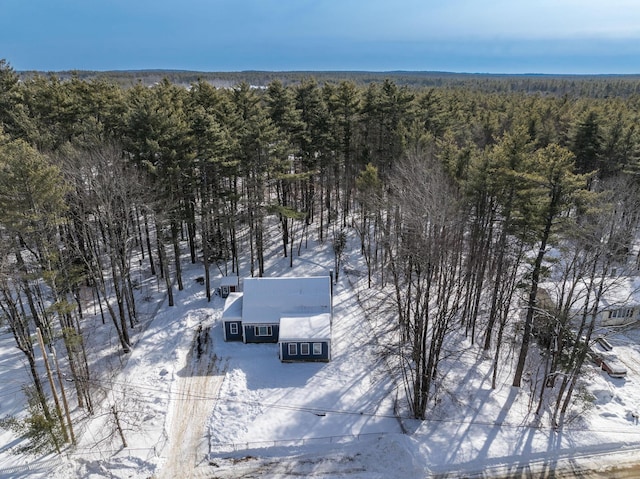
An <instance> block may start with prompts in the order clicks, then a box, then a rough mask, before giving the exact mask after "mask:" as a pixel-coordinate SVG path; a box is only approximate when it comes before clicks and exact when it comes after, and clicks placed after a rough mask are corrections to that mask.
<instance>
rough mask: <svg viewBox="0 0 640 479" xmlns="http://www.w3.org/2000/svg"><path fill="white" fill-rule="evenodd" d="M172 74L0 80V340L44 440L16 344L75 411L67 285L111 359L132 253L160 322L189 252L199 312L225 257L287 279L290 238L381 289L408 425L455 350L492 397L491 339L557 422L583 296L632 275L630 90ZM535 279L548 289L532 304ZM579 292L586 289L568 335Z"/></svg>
mask: <svg viewBox="0 0 640 479" xmlns="http://www.w3.org/2000/svg"><path fill="white" fill-rule="evenodd" d="M134 75H135V74H134ZM172 75H173V74H171V73H169V74H167V75H164V74H162V73H161V72H160V73H159V72H155V73H154V77H153V78H154V82H153V84H151V85H145V84H144V83H143V82H142V81H140V82H137V81H129V82H128V83H127V81H124V82H123V81H122V77H120V78H119V79H117V81H116V79H115V78H114V77H110V76H109V75H108V74H105V75H95V76H92V75H86V74H85V75H83V74H80V72H78V73H77V74H70V75H67V76H64V77H59V76H56V75H41V74H23V75H22V76H20V75H18V73H16V72H15V71H14V70H13V69H12V68H11V67H10V66H9V65H8V64H7V63H6V62H4V61H2V62H0V126H1V131H0V225H1V229H0V234H1V235H2V242H1V243H0V257H1V258H2V262H1V270H0V306H1V308H2V321H3V323H4V324H7V325H8V326H9V327H10V329H11V331H12V332H13V335H14V337H15V339H16V345H17V346H18V347H19V348H20V349H21V351H23V352H24V354H25V357H26V358H27V360H28V362H29V364H30V365H31V366H32V367H31V372H32V375H33V384H34V393H33V407H34V411H38V412H39V414H41V415H42V417H43V418H44V421H45V423H46V424H49V425H50V426H48V427H50V428H51V429H50V430H51V431H57V430H58V427H59V426H58V425H59V424H61V423H62V419H61V417H60V415H59V413H58V416H56V413H55V411H53V410H52V409H51V406H50V405H49V402H48V401H47V399H46V396H45V388H44V387H43V386H42V380H41V378H39V376H38V372H37V370H36V367H35V355H34V347H33V337H34V334H35V328H36V327H37V328H39V329H40V330H41V332H42V334H43V336H44V340H45V342H46V343H52V342H54V341H55V338H56V333H55V332H60V334H61V335H62V339H63V341H64V345H65V349H66V350H65V351H64V356H65V357H66V358H65V361H68V364H69V368H70V370H71V371H72V373H73V375H74V377H75V379H76V380H75V381H74V383H73V384H74V387H75V388H76V391H75V400H76V401H77V402H78V403H79V404H80V406H81V407H86V408H87V409H88V410H89V411H91V408H92V392H91V388H90V387H89V384H90V382H89V381H88V378H89V377H90V376H91V371H90V370H89V366H88V364H89V362H88V361H87V352H86V351H85V349H84V347H83V330H82V318H83V314H84V313H83V311H82V307H81V301H80V300H79V295H80V289H81V288H90V289H91V290H92V292H93V294H94V297H96V298H97V299H98V301H99V302H100V304H101V305H102V306H101V307H102V308H103V314H104V316H105V317H106V319H107V321H108V322H110V325H108V326H107V325H106V326H105V327H111V328H113V329H114V330H115V331H116V332H117V335H118V337H119V339H120V345H121V349H122V352H123V353H127V352H129V351H130V350H131V347H132V346H131V341H130V338H129V330H130V328H132V327H133V326H134V325H135V324H136V323H137V317H136V304H135V295H134V291H135V289H136V287H137V285H136V280H135V278H133V277H132V275H131V267H132V265H131V261H132V256H133V252H134V251H141V252H142V257H143V262H144V264H143V266H144V267H145V268H148V270H149V271H150V272H151V273H152V274H154V275H158V276H159V277H161V278H163V281H164V284H165V285H166V292H167V295H168V304H169V305H173V288H178V289H182V287H183V284H182V277H181V260H182V258H183V257H184V256H183V253H184V251H182V249H183V248H185V245H186V248H187V251H188V255H187V257H188V258H189V260H190V261H191V262H192V263H197V262H201V263H202V265H203V276H204V277H205V288H206V291H207V295H209V297H210V295H211V294H212V280H211V275H216V274H219V273H229V272H236V271H238V268H239V262H240V257H241V256H245V255H246V256H248V257H249V258H250V264H251V269H250V273H251V275H253V276H261V275H262V274H263V272H264V254H265V249H266V247H267V246H268V245H269V244H271V242H272V241H278V242H279V244H280V250H281V254H282V255H284V256H288V258H289V261H290V262H291V264H293V262H295V257H296V255H297V250H298V249H299V248H301V247H303V245H304V242H305V239H306V238H308V237H314V238H317V239H319V240H320V241H323V242H324V241H326V242H331V243H332V244H333V246H334V251H335V253H336V254H335V256H336V264H335V266H336V274H340V259H341V254H342V252H343V251H344V248H345V235H346V232H347V231H348V230H349V229H354V230H355V231H356V232H357V234H358V237H359V238H360V249H361V254H362V255H363V257H364V258H365V261H366V264H367V271H366V274H367V275H368V277H369V285H370V287H372V288H386V289H388V290H389V291H390V292H391V293H392V294H390V295H389V296H388V305H387V306H388V307H390V308H393V309H394V311H395V312H394V316H395V318H396V319H395V323H394V324H393V325H390V326H392V327H393V329H394V331H395V333H394V334H395V336H393V337H394V338H395V339H394V344H390V345H389V350H390V351H392V352H393V353H392V354H393V355H394V356H395V358H396V359H397V364H398V375H399V376H401V377H402V381H403V384H404V385H405V392H406V394H407V399H408V401H409V404H410V408H411V411H412V413H413V414H414V415H415V417H417V418H423V417H424V415H425V412H426V411H427V409H428V408H429V404H430V400H431V399H432V395H433V390H434V384H433V381H434V379H435V378H437V377H438V374H439V369H438V367H439V360H440V359H441V354H442V348H443V345H444V344H445V343H446V342H447V340H448V338H449V336H450V335H451V334H453V333H460V332H461V331H462V332H464V334H465V335H466V336H467V337H468V338H470V340H471V341H472V342H477V343H478V344H479V345H481V347H483V348H484V349H485V350H486V352H487V354H488V355H491V357H492V358H493V359H492V360H493V364H494V381H495V377H496V372H497V371H498V370H499V368H500V367H502V364H503V362H502V361H501V352H502V350H501V347H502V345H503V344H504V343H505V338H506V337H507V336H508V337H509V338H510V341H515V342H516V344H517V345H518V349H519V359H518V363H517V368H516V371H515V375H514V378H513V384H514V386H520V385H521V381H522V378H523V374H525V373H526V371H527V368H530V365H528V363H527V357H528V354H529V351H530V349H531V346H532V344H533V343H534V342H535V344H536V347H537V348H539V349H540V350H541V351H542V356H541V357H542V358H543V359H544V361H543V362H542V363H541V364H539V365H537V366H536V367H539V368H541V370H542V374H544V375H545V377H548V378H549V380H548V381H546V383H545V384H544V385H543V386H542V387H541V388H540V389H539V390H538V391H537V392H536V394H537V397H536V399H537V400H539V403H538V404H539V406H538V407H540V405H541V404H542V402H543V399H544V400H545V401H546V400H548V399H549V398H548V397H545V395H547V396H549V395H550V396H552V397H551V402H552V404H554V405H555V412H554V421H557V422H558V423H559V424H561V423H562V417H563V415H564V413H565V412H566V411H567V408H568V407H569V406H570V404H571V401H572V398H573V392H574V389H575V388H576V385H577V381H578V378H579V374H580V368H581V366H582V364H583V362H584V360H585V357H586V354H587V343H588V341H589V337H590V334H591V331H592V330H593V327H594V321H595V317H596V314H597V304H598V299H599V297H600V296H601V295H602V294H603V282H602V278H603V277H606V276H609V275H610V274H611V272H612V271H613V270H614V269H615V271H617V274H620V273H621V272H624V271H634V270H637V269H638V267H639V265H640V263H639V262H640V256H639V255H638V244H637V236H638V222H639V220H640V204H639V202H640V194H639V191H638V187H639V186H640V185H639V180H640V176H639V175H640V168H639V166H640V164H639V158H640V156H639V154H640V134H639V132H638V126H637V125H638V121H639V119H640V118H639V116H640V115H639V107H640V79H638V78H635V77H602V78H598V77H588V78H581V77H566V78H564V77H550V78H545V77H527V76H517V77H508V76H505V77H495V76H494V77H483V76H459V75H446V74H442V75H438V74H432V75H423V76H420V75H412V74H410V73H402V74H398V75H399V76H398V77H397V78H398V81H396V80H395V79H392V77H393V75H389V77H388V78H383V77H381V76H380V75H374V74H369V75H367V74H360V73H358V74H355V73H354V74H348V73H344V74H341V75H340V76H333V77H329V76H328V75H324V74H313V73H309V74H296V75H295V76H290V77H287V79H286V80H285V81H283V80H281V79H277V78H274V77H273V76H272V75H271V74H269V73H260V72H254V73H250V74H249V73H247V74H245V76H244V77H242V79H244V80H246V81H240V82H238V81H237V80H239V79H240V78H239V77H238V76H237V75H232V74H229V75H227V76H224V75H219V76H218V78H222V79H224V81H225V82H227V83H226V84H225V85H224V86H225V88H218V87H216V86H214V85H213V84H212V83H211V82H210V81H207V79H206V78H207V77H206V76H205V75H201V76H180V77H179V78H180V79H179V78H178V77H174V76H172ZM185 75H186V74H185ZM189 75H192V74H189ZM253 75H255V76H253ZM161 77H162V78H161ZM136 78H137V77H136ZM170 78H171V79H170ZM156 79H157V80H158V81H157V82H155V80H156ZM254 79H256V81H255V82H254V81H253V80H254ZM265 79H267V80H269V82H268V83H267V84H266V85H265V86H264V87H262V86H261V87H260V88H257V86H260V85H262V83H263V82H264V80H265ZM184 80H188V82H187V83H189V86H188V87H185V86H184V85H183V84H182V83H184V82H183V81H184ZM273 222H277V223H278V225H279V227H278V230H277V231H278V237H277V238H272V237H270V236H268V235H267V234H266V226H267V225H268V224H272V223H273ZM549 277H553V278H554V279H556V280H558V281H560V282H562V281H565V282H566V284H567V288H566V290H564V295H563V297H562V301H561V302H560V303H559V304H557V305H554V306H552V307H550V306H547V307H546V309H545V308H542V306H541V304H540V300H539V298H538V292H539V288H538V286H539V283H540V282H541V281H543V280H544V279H545V278H549ZM575 278H581V280H582V281H584V282H585V283H586V284H587V286H588V290H589V291H590V292H591V296H590V298H589V300H588V301H587V306H585V308H584V311H583V314H582V316H581V318H580V321H578V324H577V326H576V324H572V325H571V324H570V319H571V317H570V315H569V307H568V305H570V304H571V297H572V296H571V295H572V290H571V288H570V287H569V285H570V284H571V280H573V279H575ZM545 351H546V353H545ZM60 354H61V355H62V352H61V353H60ZM560 373H561V374H560ZM556 378H558V379H557V382H558V384H556ZM494 386H495V383H494ZM50 437H52V438H53V442H54V443H55V444H56V447H57V446H58V445H59V444H60V442H61V441H64V438H63V437H62V435H60V436H58V435H57V434H55V433H52V434H51V435H50Z"/></svg>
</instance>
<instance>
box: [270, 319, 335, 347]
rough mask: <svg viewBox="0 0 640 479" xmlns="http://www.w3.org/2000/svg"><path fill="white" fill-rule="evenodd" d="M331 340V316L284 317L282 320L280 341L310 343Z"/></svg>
mask: <svg viewBox="0 0 640 479" xmlns="http://www.w3.org/2000/svg"><path fill="white" fill-rule="evenodd" d="M330 339H331V315H330V314H329V313H322V314H316V315H314V316H283V317H282V318H280V336H279V341H280V342H283V341H309V340H325V341H329V340H330Z"/></svg>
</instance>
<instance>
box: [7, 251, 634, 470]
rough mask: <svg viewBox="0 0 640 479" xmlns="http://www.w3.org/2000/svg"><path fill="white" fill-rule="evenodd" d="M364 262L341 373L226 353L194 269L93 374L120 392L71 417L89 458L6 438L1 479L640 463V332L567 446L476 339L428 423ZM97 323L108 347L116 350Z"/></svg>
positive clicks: (339, 300) (340, 350)
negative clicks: (415, 414) (124, 347)
mask: <svg viewBox="0 0 640 479" xmlns="http://www.w3.org/2000/svg"><path fill="white" fill-rule="evenodd" d="M360 261H361V259H360V258H359V257H358V255H355V254H354V255H352V256H350V257H349V258H348V261H347V264H346V267H345V269H346V270H348V271H349V272H350V273H349V275H345V274H341V276H340V281H339V283H338V284H337V286H336V288H335V293H334V324H333V338H332V339H333V345H334V346H333V348H334V351H333V353H334V354H333V360H332V361H331V362H329V363H287V364H284V363H281V362H280V361H279V359H278V354H277V345H275V344H242V343H225V342H224V341H223V339H222V330H221V325H220V321H219V320H220V315H221V312H222V306H223V300H222V299H221V298H219V297H217V296H216V297H214V299H213V300H212V302H211V303H207V301H206V297H205V295H204V291H203V288H202V286H201V285H200V284H199V283H198V282H197V281H195V278H197V277H198V276H200V275H201V274H202V271H201V266H200V265H193V266H192V267H191V268H188V269H187V268H185V271H184V276H185V290H184V291H182V292H179V293H178V294H177V295H176V304H177V306H175V307H173V308H168V307H166V304H164V303H163V302H162V298H163V296H162V289H161V288H160V287H158V286H157V284H156V283H154V282H153V280H147V282H146V283H144V284H145V286H144V294H145V295H146V296H147V298H148V300H147V305H146V307H147V308H148V313H147V314H148V320H147V321H146V322H144V323H143V325H141V326H140V330H139V331H138V332H137V339H136V343H135V347H134V350H133V352H132V353H131V354H130V355H128V357H121V356H119V355H118V354H108V355H107V356H105V357H102V358H101V359H100V360H99V361H96V363H95V367H96V368H98V367H100V368H102V369H101V377H104V378H108V384H109V386H108V387H105V392H104V397H103V401H102V403H101V407H100V412H99V413H97V414H96V415H95V416H94V417H93V418H86V417H83V416H82V414H83V413H82V412H81V411H77V410H76V411H74V417H75V418H76V419H77V424H81V426H79V427H78V430H77V431H76V434H77V436H78V437H79V444H78V447H77V448H75V449H68V450H67V451H65V453H64V454H63V456H62V457H61V458H56V457H53V456H48V457H41V458H36V457H32V456H17V455H14V454H11V450H12V448H13V447H15V446H16V445H18V444H19V443H20V440H19V439H18V438H15V437H13V436H12V435H11V433H8V432H6V431H0V441H2V444H3V446H2V448H1V449H0V477H25V478H26V477H29V478H45V477H46V478H58V479H62V478H68V477H83V478H91V479H97V478H102V477H110V478H136V479H137V478H140V479H142V478H149V477H157V478H169V477H195V478H198V477H203V478H205V477H219V478H231V477H258V476H259V477H273V478H276V477H298V476H299V477H307V476H310V477H324V478H330V477H336V478H338V477H349V478H394V477H398V478H401V477H402V478H404V477H460V476H468V477H473V476H474V475H478V474H480V475H482V477H494V476H495V477H500V476H505V477H506V476H508V475H510V474H511V475H514V474H525V475H526V474H527V473H531V471H550V470H553V469H554V468H565V469H571V468H578V469H580V468H583V467H584V468H591V469H594V470H596V471H601V472H602V474H608V475H609V477H613V476H612V474H613V469H612V468H613V467H615V466H625V465H628V464H633V463H635V462H637V461H638V459H637V458H638V454H639V451H640V425H638V424H637V421H636V420H634V418H633V416H632V413H633V412H635V411H638V410H639V409H640V367H638V365H640V347H639V346H638V344H639V341H640V330H639V329H638V328H637V327H635V328H627V329H626V330H618V331H615V332H611V334H609V335H608V336H607V337H608V338H609V339H610V341H611V342H612V343H613V344H614V346H615V347H616V348H618V349H619V351H620V359H621V360H622V361H624V363H625V364H626V365H627V367H628V368H629V374H628V376H627V377H626V378H624V379H613V378H610V377H608V376H607V375H606V374H605V373H604V372H602V371H600V370H598V369H597V368H596V367H595V366H590V367H589V368H588V371H587V373H588V383H589V387H588V392H589V394H590V395H591V396H590V397H591V399H590V401H589V400H588V401H587V402H586V403H585V406H589V407H585V408H584V411H583V413H582V414H581V415H580V416H579V417H576V419H575V420H574V421H572V422H571V423H569V424H567V426H566V427H565V428H564V429H563V430H562V431H555V430H553V429H552V428H550V427H548V426H547V425H546V424H544V423H540V424H537V423H536V421H535V420H534V419H535V418H534V417H533V415H532V413H531V410H530V408H529V404H528V402H529V395H528V389H527V388H528V386H527V385H526V384H525V385H524V386H523V388H522V389H515V388H512V387H511V386H510V385H509V384H510V383H509V378H508V377H507V374H510V371H508V368H506V369H507V371H505V373H504V374H505V375H504V377H501V378H500V379H501V381H500V384H501V385H500V386H499V387H498V388H497V389H496V390H492V389H491V388H490V384H491V383H490V360H487V359H486V358H484V357H483V355H482V353H481V352H480V351H479V348H478V347H477V346H475V345H471V344H470V343H469V342H468V341H467V340H465V339H464V338H461V339H460V344H459V347H458V348H457V354H455V355H451V356H449V357H447V358H446V360H445V364H443V365H442V370H443V371H446V372H447V374H446V375H445V376H444V377H443V378H442V384H441V387H440V389H439V393H438V396H437V398H436V402H435V404H433V405H432V407H431V408H430V410H429V417H428V419H427V420H426V421H423V422H419V421H416V420H411V419H408V418H407V417H406V416H407V414H406V411H404V410H403V408H402V403H401V401H398V398H401V396H402V392H403V391H402V385H401V384H399V383H396V382H394V380H393V378H392V377H391V375H390V374H389V370H388V365H387V363H386V362H385V360H384V359H383V358H382V357H381V355H380V354H379V352H380V344H379V343H378V341H379V338H377V337H376V336H375V335H374V334H372V331H373V330H374V329H376V328H377V327H380V326H382V325H383V324H384V320H383V318H382V317H372V316H371V314H370V315H369V316H368V317H367V315H366V314H365V310H364V309H363V307H362V306H363V305H366V304H367V302H371V301H373V300H374V298H373V292H372V291H371V290H368V289H367V288H366V274H364V275H363V274H359V272H360V273H361V272H362V271H366V270H365V269H364V267H363V265H362V264H361V263H360ZM270 265H271V266H270V267H269V268H268V270H267V272H266V275H267V276H276V275H289V276H295V275H297V276H300V275H318V274H326V273H327V270H328V269H329V268H330V267H331V265H332V256H331V251H330V245H325V246H324V247H323V246H321V245H314V246H310V248H309V249H303V250H302V254H301V256H300V257H296V258H294V268H292V269H290V268H289V267H288V259H280V258H276V257H273V258H272V259H271V261H270ZM241 274H242V272H241ZM156 313H157V314H156ZM381 316H382V315H381ZM93 319H94V321H95V326H94V327H95V335H96V336H95V341H96V345H97V344H99V343H100V342H104V341H113V338H109V337H105V336H104V334H101V333H100V332H101V331H102V330H103V329H105V328H101V327H100V324H99V318H98V315H96V317H94V318H93ZM107 327H108V325H107ZM198 338H199V339H198ZM508 359H513V358H508ZM0 365H1V368H0V381H1V382H2V384H3V388H2V393H1V403H0V404H1V409H0V414H2V415H3V416H4V415H7V414H17V413H19V412H20V411H22V409H23V407H24V399H23V397H22V393H21V390H20V387H21V384H22V383H23V382H25V381H26V379H25V378H26V373H25V371H24V366H23V363H22V358H21V357H20V354H19V351H17V350H16V349H15V347H13V346H12V338H11V337H10V335H7V334H3V335H2V336H0ZM107 366H108V367H107ZM470 366H474V367H470ZM113 405H117V406H118V407H119V409H120V410H121V411H122V415H123V417H122V420H123V422H125V424H126V426H125V437H126V441H127V447H122V444H121V439H120V438H119V437H118V435H117V434H115V433H114V432H113V426H112V424H111V423H112V416H111V415H110V414H109V411H110V410H111V408H112V407H113ZM403 429H404V431H406V432H407V434H404V433H403ZM592 477H604V476H597V475H593V476H592ZM620 477H624V476H620ZM629 477H633V476H629Z"/></svg>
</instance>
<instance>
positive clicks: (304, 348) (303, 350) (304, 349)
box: [300, 343, 309, 356]
mask: <svg viewBox="0 0 640 479" xmlns="http://www.w3.org/2000/svg"><path fill="white" fill-rule="evenodd" d="M300 354H302V355H304V356H307V355H309V343H300Z"/></svg>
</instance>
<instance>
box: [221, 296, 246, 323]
mask: <svg viewBox="0 0 640 479" xmlns="http://www.w3.org/2000/svg"><path fill="white" fill-rule="evenodd" d="M241 319H242V293H229V296H227V299H226V300H225V302H224V309H223V310H222V320H223V321H229V320H241Z"/></svg>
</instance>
